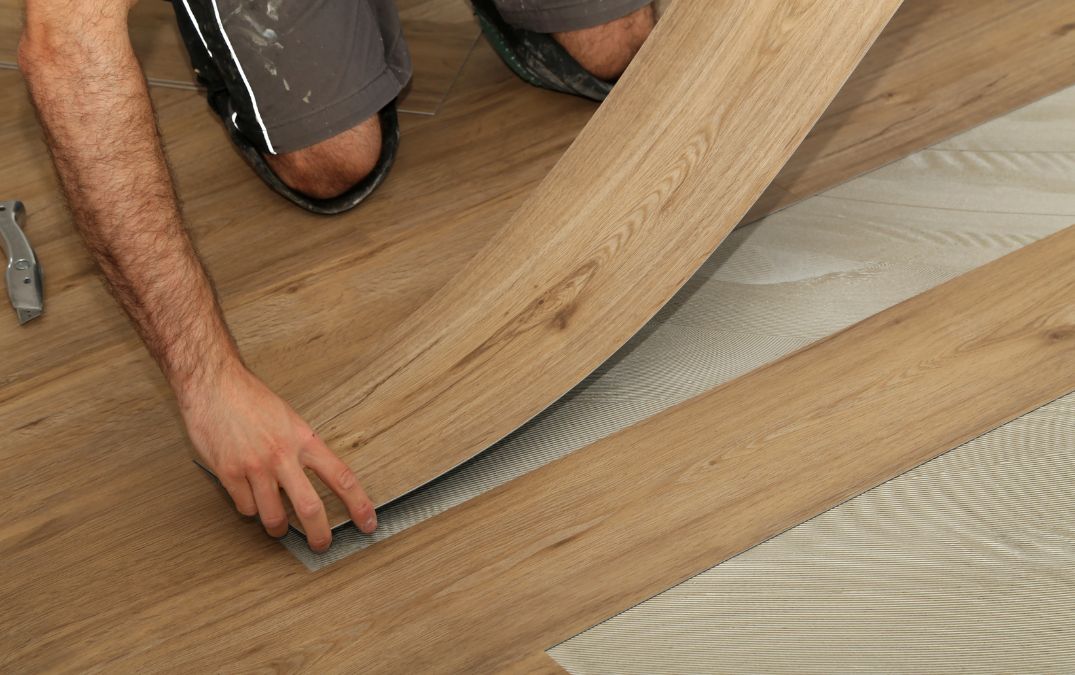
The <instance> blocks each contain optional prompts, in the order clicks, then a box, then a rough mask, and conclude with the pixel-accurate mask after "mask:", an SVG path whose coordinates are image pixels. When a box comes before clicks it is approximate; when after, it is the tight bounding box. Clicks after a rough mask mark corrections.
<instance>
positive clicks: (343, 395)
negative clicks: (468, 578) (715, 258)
mask: <svg viewBox="0 0 1075 675" xmlns="http://www.w3.org/2000/svg"><path fill="white" fill-rule="evenodd" d="M898 6H899V0H885V1H884V2H874V1H860V2H853V3H846V2H836V1H835V0H817V1H813V0H811V1H796V0H787V1H780V0H768V1H766V2H751V1H748V0H726V1H724V2H704V3H703V2H679V3H676V4H674V5H673V6H672V7H671V8H670V9H669V11H668V12H667V13H666V14H665V15H664V16H663V17H662V19H661V21H660V23H659V24H658V26H657V29H656V30H655V31H654V33H653V35H652V36H651V37H650V39H649V40H648V41H647V43H646V45H645V46H644V47H643V49H642V51H641V52H640V53H639V54H638V57H637V58H636V60H635V62H634V63H632V65H631V67H630V68H629V69H628V71H627V73H626V74H625V76H624V77H623V79H622V80H620V82H619V84H618V85H617V86H616V89H615V90H614V91H613V93H612V94H611V95H610V96H609V98H608V100H607V101H606V102H605V104H604V105H603V106H601V108H599V109H598V111H597V112H596V113H595V114H594V116H593V117H592V118H591V120H590V122H589V124H588V125H587V126H586V128H585V129H584V130H583V131H582V133H581V134H580V135H579V136H578V138H576V140H575V142H574V144H572V146H571V147H570V148H569V149H568V151H567V152H566V153H565V154H564V156H563V157H562V158H561V159H560V161H559V162H558V163H557V165H556V166H555V167H554V168H553V170H552V171H551V172H550V173H549V175H548V176H547V177H546V178H545V180H544V181H543V182H542V183H541V185H540V186H539V187H538V188H537V189H536V190H535V191H534V193H533V194H532V195H531V196H530V198H529V199H528V200H527V201H526V202H525V203H524V205H523V206H522V207H521V208H520V209H519V211H518V212H517V213H516V214H515V216H514V217H513V218H512V219H511V221H510V222H509V223H508V224H507V225H506V226H505V227H504V228H503V229H501V230H500V231H499V232H498V233H497V235H496V236H495V237H494V238H493V239H492V240H491V241H490V242H489V243H488V244H487V245H486V246H485V247H484V248H483V249H482V250H481V251H480V252H479V253H478V254H477V255H476V256H475V257H474V259H472V260H471V262H470V264H469V265H468V266H467V267H466V268H465V269H464V270H462V272H461V273H460V274H459V275H457V276H456V277H455V278H453V279H452V280H451V281H450V282H449V283H448V284H447V285H446V286H445V288H444V289H443V290H442V291H441V292H439V293H438V294H437V295H435V296H434V297H433V298H432V299H431V300H430V301H429V302H427V303H426V304H425V305H423V306H422V308H421V309H419V311H418V312H416V313H415V315H414V316H412V317H411V318H410V319H409V320H407V321H406V322H404V323H403V324H402V325H401V326H400V327H399V328H397V330H396V331H395V332H394V337H393V338H391V339H390V340H389V341H388V342H389V347H388V348H387V349H386V350H385V351H384V352H383V353H381V354H378V355H377V356H376V359H375V360H374V362H373V364H372V366H371V367H369V368H366V369H364V370H362V371H360V372H357V373H355V374H354V375H353V376H352V377H350V379H349V380H346V381H345V382H344V383H343V384H342V385H341V386H339V387H338V388H336V389H335V390H334V391H332V392H330V393H329V395H327V396H326V397H325V398H324V399H322V400H321V401H319V402H318V408H319V409H321V410H328V411H333V413H334V416H333V417H332V419H331V420H329V421H328V422H327V424H325V423H324V420H321V421H322V422H323V424H322V428H323V429H324V430H325V436H326V437H327V438H328V439H329V443H330V445H331V446H332V447H335V448H336V449H337V451H338V452H340V453H341V454H342V455H343V457H344V458H345V461H347V462H348V463H349V464H350V465H351V466H352V467H353V468H354V469H356V470H357V472H358V473H359V475H360V477H361V478H362V480H363V481H364V483H365V485H366V489H367V491H368V492H369V494H370V496H371V498H372V499H373V500H374V502H375V503H377V504H383V503H385V502H388V501H391V500H392V499H394V498H396V497H399V496H400V495H402V494H404V493H406V492H408V491H410V490H412V489H414V488H416V487H418V486H419V485H421V484H423V483H425V482H427V481H428V480H430V479H432V478H435V477H436V476H438V475H440V474H441V473H443V472H444V471H446V470H448V469H450V468H452V467H453V466H455V465H457V464H459V463H460V462H462V461H463V460H465V459H467V458H469V457H471V456H473V455H475V454H476V453H478V452H480V451H481V450H484V449H485V448H487V447H488V446H489V445H491V444H492V443H493V442H495V441H496V440H498V439H500V438H503V437H504V436H505V435H507V434H508V433H510V432H511V431H512V430H513V429H515V428H517V427H518V426H519V425H520V424H522V423H523V422H525V421H526V420H527V419H529V418H530V417H532V416H534V415H535V414H537V413H538V412H539V411H540V410H542V409H543V408H544V407H545V406H547V405H548V404H549V403H550V402H552V401H553V400H555V399H556V398H557V397H558V396H561V395H562V394H563V393H564V392H565V391H567V390H568V389H569V388H570V387H571V386H573V385H574V384H576V383H577V382H578V381H580V380H581V379H582V378H583V377H584V376H585V375H586V374H587V373H589V372H590V371H591V370H593V369H594V368H595V367H596V366H597V365H599V364H600V363H601V362H602V361H603V360H604V359H606V358H607V357H608V356H610V355H611V354H612V353H613V352H614V351H615V350H616V349H617V348H619V346H620V345H622V344H623V343H624V342H625V341H626V340H627V339H628V338H629V337H630V336H631V335H633V334H634V333H635V332H636V331H637V330H638V329H639V328H640V327H641V326H642V325H643V324H644V323H645V322H646V321H647V320H648V319H649V318H650V317H651V316H652V315H653V314H654V313H655V312H656V311H657V310H658V309H659V308H660V307H661V306H662V305H663V304H664V303H665V302H666V301H667V300H668V298H670V297H671V296H672V295H673V294H674V293H675V291H676V290H678V289H679V287H680V286H681V285H682V284H683V283H684V282H685V281H686V280H687V279H688V278H689V277H690V275H691V274H693V272H694V271H695V270H696V269H697V268H698V266H699V265H700V264H701V263H702V262H703V261H704V260H705V258H706V257H707V256H708V255H709V254H710V253H712V251H713V249H714V248H716V246H717V244H719V243H720V241H721V240H723V238H724V237H725V235H726V234H727V233H728V232H729V231H730V230H731V229H732V227H734V226H735V224H736V223H738V222H739V220H740V219H741V218H742V216H743V214H744V213H745V212H746V210H747V208H749V206H750V205H751V204H752V203H753V202H754V201H755V200H756V199H757V198H758V196H759V195H760V194H761V193H762V191H763V190H764V189H765V187H766V186H767V185H768V184H769V182H770V181H771V180H772V178H773V176H775V175H776V173H777V171H778V170H779V168H780V167H781V166H783V164H784V162H785V161H787V158H788V157H789V156H790V155H791V153H792V151H793V150H794V149H795V147H796V146H798V144H799V142H800V141H801V140H802V139H803V137H804V136H805V135H806V133H807V132H808V131H809V130H810V127H812V126H813V124H814V122H815V121H816V120H817V118H818V116H819V115H820V114H821V112H822V111H823V110H824V107H825V106H826V105H827V104H828V103H829V101H831V99H832V97H833V95H835V93H836V91H837V90H838V89H839V88H840V86H841V85H842V84H843V83H844V81H845V80H846V79H847V76H848V75H849V74H850V73H851V71H852V69H853V68H854V67H855V65H856V64H857V63H858V62H859V60H860V59H861V57H862V55H863V54H864V53H865V51H866V49H867V48H868V47H869V46H870V44H871V43H872V42H873V41H874V39H875V38H876V37H877V35H878V33H879V32H880V31H881V29H882V28H883V27H884V25H885V23H886V22H887V20H888V19H889V17H891V15H892V13H893V12H894V11H895V9H896V8H897V7H898ZM685 55H690V56H689V57H688V58H685ZM328 501H329V503H330V504H331V507H330V510H331V514H330V516H331V521H332V523H333V524H338V523H341V522H345V521H346V520H347V515H346V512H345V511H343V510H342V508H341V507H340V505H339V504H338V503H337V502H336V501H335V500H328Z"/></svg>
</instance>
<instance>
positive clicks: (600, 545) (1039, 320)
mask: <svg viewBox="0 0 1075 675" xmlns="http://www.w3.org/2000/svg"><path fill="white" fill-rule="evenodd" d="M1072 255H1075V228H1068V229H1066V230H1064V231H1062V232H1061V233H1059V234H1057V235H1053V236H1051V237H1048V238H1046V239H1044V240H1042V241H1039V242H1038V243H1035V244H1032V245H1030V246H1027V247H1025V248H1023V249H1021V250H1020V251H1017V252H1015V253H1012V254H1010V255H1008V256H1005V257H1004V258H1001V259H1000V260H997V261H995V262H993V263H990V264H988V265H986V266H984V267H982V268H979V269H977V270H975V271H973V272H971V273H968V274H967V275H964V276H962V277H959V278H958V279H956V280H953V281H950V282H948V283H946V284H944V285H942V286H939V287H937V288H935V289H933V290H931V291H928V292H927V293H924V294H922V295H919V296H916V297H915V298H912V299H911V300H908V301H906V302H904V303H902V304H900V305H898V306H896V307H893V308H891V309H889V310H886V311H884V312H882V313H880V314H878V315H875V316H873V317H871V318H869V319H867V320H865V321H863V322H861V323H859V324H856V325H855V326H853V327H851V328H849V329H847V330H845V331H843V332H841V333H839V334H837V335H835V336H833V337H831V338H828V339H825V340H822V341H820V342H818V343H815V344H814V345H812V346H810V347H808V348H806V349H804V350H802V351H800V352H798V353H796V354H793V355H791V356H789V357H786V358H785V359H782V360H780V361H778V362H776V363H774V364H771V365H769V366H766V367H764V368H762V369H759V370H757V371H755V372H753V373H751V374H750V375H747V376H745V377H743V378H740V379H737V380H734V381H733V382H730V383H729V384H727V385H725V386H722V387H719V388H717V389H715V390H713V391H711V392H709V393H707V394H704V395H702V396H699V397H697V398H695V399H692V400H690V401H688V402H686V403H684V404H682V405H679V406H676V407H675V408H673V409H671V410H669V411H667V412H666V413H663V414H661V415H658V416H656V417H654V418H651V419H649V420H647V421H646V422H644V423H642V424H639V425H636V426H634V427H631V428H629V429H627V430H625V431H623V432H621V433H620V434H617V435H614V436H612V437H609V438H607V439H605V440H603V441H600V442H598V443H596V444H593V445H591V446H589V447H587V448H585V449H583V450H580V451H579V452H577V453H575V454H573V455H571V456H569V457H567V458H565V459H563V460H560V461H558V462H555V463H553V464H550V465H548V466H546V467H544V468H542V469H539V470H538V471H535V472H533V473H531V474H528V475H527V476H525V477H523V478H521V479H519V480H517V481H514V482H512V483H510V484H508V485H506V486H504V487H502V488H500V489H497V490H495V491H493V492H491V493H487V494H486V495H483V496H481V497H479V498H477V499H474V500H472V501H470V502H467V503H466V504H464V505H462V506H461V507H458V508H456V509H453V510H451V511H449V512H446V513H444V514H442V515H440V516H437V517H436V518H433V519H431V520H429V521H426V522H425V523H422V524H421V525H418V526H416V527H415V528H413V529H411V530H408V531H406V532H404V533H402V534H401V535H399V536H398V537H395V538H393V539H390V540H389V541H387V542H384V543H383V544H382V545H379V546H377V547H374V548H372V549H369V550H367V551H364V552H363V553H362V554H360V555H358V556H356V557H355V558H353V559H352V560H351V561H349V564H345V565H337V566H334V567H332V568H330V569H329V570H326V571H324V572H322V573H319V574H316V575H305V574H302V573H288V572H283V573H281V571H280V570H277V575H276V576H275V577H274V582H273V584H272V585H271V587H270V586H264V585H262V583H261V582H259V581H258V579H259V578H261V575H262V574H265V573H267V572H268V570H269V569H271V566H268V567H267V566H266V561H265V560H250V559H249V556H246V555H243V554H240V561H239V562H243V563H244V565H249V567H248V568H245V569H244V575H243V576H242V581H240V580H239V579H237V578H236V577H235V575H233V574H219V573H217V574H208V573H207V572H208V570H205V569H204V568H205V567H207V565H205V564H204V563H205V562H212V561H205V560H203V561H202V563H203V564H202V565H200V566H195V567H194V568H192V569H191V570H190V571H192V572H195V573H196V576H197V578H196V579H192V580H191V581H190V582H188V583H187V584H182V585H180V586H177V587H173V588H170V589H169V596H168V597H167V598H160V599H158V600H157V601H156V602H152V603H145V602H142V603H132V604H126V603H125V604H124V605H123V606H122V607H121V608H117V609H116V610H113V611H110V612H100V608H98V610H97V611H98V612H99V614H104V615H105V616H100V615H98V616H96V617H94V618H93V620H92V622H87V621H83V622H76V621H72V622H71V623H69V624H68V625H66V626H64V627H63V628H62V629H60V628H57V629H55V630H54V632H53V634H52V639H51V640H48V641H45V640H24V641H22V642H21V643H16V644H12V645H11V647H10V650H5V651H6V652H7V653H8V654H10V655H11V656H10V658H12V659H19V660H18V661H13V663H14V662H17V663H20V664H21V665H26V664H27V663H29V662H31V661H30V658H31V655H33V660H32V663H34V664H36V665H41V666H44V665H47V664H49V663H52V664H55V663H56V662H57V661H56V659H58V658H60V657H61V656H64V657H66V658H65V659H64V660H63V663H64V664H65V665H66V666H68V667H69V668H72V669H74V668H77V667H79V666H80V665H82V666H85V665H89V664H97V665H106V666H108V667H110V668H112V669H136V668H147V669H148V668H159V667H161V664H167V667H169V668H172V669H182V670H204V669H208V668H216V667H220V665H221V664H227V666H228V668H229V669H233V670H244V669H260V668H275V669H278V670H298V669H317V670H319V671H322V672H323V671H326V670H328V671H342V670H346V669H348V668H349V667H353V665H354V663H356V662H361V663H363V664H364V667H365V668H368V669H369V670H372V671H374V672H401V671H406V672H415V671H422V672H426V671H429V672H461V671H471V670H481V671H488V670H494V669H499V668H508V667H511V666H512V665H513V664H516V663H518V662H519V661H520V660H521V659H528V658H531V655H533V654H534V652H535V651H536V650H540V649H544V648H547V647H548V646H551V645H552V644H553V643H555V642H557V641H559V640H561V639H563V638H566V637H568V636H570V635H572V634H574V633H575V632H577V631H578V630H581V629H583V628H585V627H587V626H589V625H592V624H593V623H595V622H597V621H600V620H601V619H603V618H606V617H608V616H610V615H611V614H614V613H615V612H617V611H620V610H622V609H624V608H626V607H629V606H631V605H632V604H635V603H636V602H638V601H640V600H642V599H644V598H646V597H649V596H650V595H652V594H653V593H655V592H658V591H660V590H662V589H663V588H666V587H668V586H669V585H671V584H673V583H676V582H678V581H681V580H682V579H684V578H686V577H687V576H690V575H692V574H694V573H696V572H698V571H700V570H702V569H704V568H706V567H709V566H710V565H712V564H715V563H716V562H719V561H720V560H723V559H726V558H727V557H729V556H731V555H734V554H735V553H737V552H738V551H741V550H743V549H745V548H748V547H750V546H752V545H754V544H756V543H758V542H759V541H762V540H764V539H766V538H768V537H770V536H772V535H774V534H776V533H778V532H780V531H782V530H784V529H786V528H788V527H791V526H793V525H795V524H797V523H799V522H801V521H803V520H805V519H807V518H809V517H811V516H813V515H815V514H817V513H819V512H821V511H823V510H825V509H827V508H829V507H831V506H832V505H834V504H837V503H840V502H841V501H844V500H845V499H848V498H850V497H851V496H853V495H855V494H858V493H860V492H862V491H864V490H866V489H868V488H869V487H871V486H873V485H876V484H878V483H880V482H882V481H884V480H886V479H888V478H890V477H892V476H894V475H897V474H899V473H901V472H903V471H905V470H907V469H909V468H911V467H912V466H914V465H916V464H918V463H920V462H922V461H925V460H927V459H929V458H930V457H933V456H935V455H936V454H939V453H940V452H943V451H944V450H946V449H949V448H951V447H954V446H955V445H958V444H960V443H962V442H964V441H966V440H968V439H969V438H972V437H974V436H976V435H978V434H980V433H982V432H984V431H986V430H988V429H991V428H994V427H996V426H998V425H999V424H1001V423H1003V422H1005V421H1007V420H1010V419H1013V418H1014V417H1016V416H1018V415H1020V414H1022V413H1024V412H1026V411H1027V410H1029V409H1032V408H1034V407H1036V406H1038V405H1040V404H1042V403H1044V402H1046V401H1048V400H1050V399H1052V398H1055V397H1057V396H1060V395H1062V394H1064V393H1066V392H1068V391H1070V390H1072V388H1073V387H1075V305H1073V304H1072V302H1071V297H1072V293H1073V292H1075V267H1073V266H1071V265H1070V264H1068V263H1069V261H1070V260H1071V257H1072ZM1041 269H1049V270H1052V271H1054V273H1051V274H1048V275H1043V274H1038V273H1036V272H1037V271H1039V270H1041ZM736 411H739V412H736ZM195 548H199V549H202V550H205V549H207V548H208V549H211V548H213V544H212V543H209V542H195ZM243 558H246V559H247V560H246V561H243V560H242V559H243ZM113 564H114V563H113ZM199 568H201V569H199ZM152 573H153V574H155V575H158V576H159V575H168V574H169V571H168V570H163V569H162V570H159V571H157V570H154V571H153V572H152ZM0 583H9V581H8V580H7V579H4V580H3V581H0ZM117 593H119V594H125V593H124V591H123V590H122V589H120V588H117ZM13 597H15V599H16V601H24V599H25V593H20V594H19V595H17V596H13ZM12 609H13V610H15V611H18V609H19V606H14V607H13V608H12ZM68 611H70V610H68ZM222 615H223V616H228V617H232V620H231V621H229V626H230V630H229V631H228V633H227V635H225V636H222V635H221V633H220V626H219V624H218V623H217V621H216V620H215V619H214V618H213V617H219V616H222ZM236 616H241V618H240V619H235V617H236ZM91 626H92V627H93V628H94V629H95V632H94V633H92V634H91V633H87V630H88V629H89V628H90V627H91ZM7 627H8V626H5V628H7ZM65 634H66V635H67V638H66V640H67V643H66V644H65V642H64V635H65ZM4 635H5V636H7V635H10V633H9V632H7V631H5V633H4ZM90 635H93V637H94V641H93V643H92V645H90V644H85V645H83V644H75V645H72V644H70V643H71V642H73V641H74V640H75V639H76V638H77V637H81V638H82V639H88V638H89V637H90ZM102 640H107V642H106V644H107V645H109V647H108V648H104V649H102V647H101V642H102ZM239 645H242V648H241V649H240V648H238V646H239Z"/></svg>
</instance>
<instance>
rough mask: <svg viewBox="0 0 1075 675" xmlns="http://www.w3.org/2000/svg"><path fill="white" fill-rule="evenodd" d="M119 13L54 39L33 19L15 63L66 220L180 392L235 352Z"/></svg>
mask: <svg viewBox="0 0 1075 675" xmlns="http://www.w3.org/2000/svg"><path fill="white" fill-rule="evenodd" d="M117 13H118V12H117V11H114V10H111V9H103V10H101V11H100V13H99V14H98V15H97V17H96V18H95V20H94V21H92V22H90V23H91V25H88V26H87V25H83V26H78V27H77V30H70V31H64V32H63V34H62V35H56V34H55V33H54V32H53V31H50V30H45V29H44V28H39V27H38V26H40V25H41V23H40V22H35V18H36V17H34V16H32V15H31V16H30V17H28V23H27V30H26V32H25V34H24V37H23V41H22V44H21V45H20V55H19V56H20V66H21V67H22V70H23V73H24V75H25V77H26V80H27V84H28V86H29V89H30V92H31V96H32V98H33V102H34V106H35V108H36V109H37V113H38V116H39V118H40V121H41V125H42V127H43V128H44V130H45V134H46V137H47V141H48V146H49V148H50V151H51V153H52V156H53V162H54V164H55V167H56V171H57V174H58V176H59V179H60V184H61V186H62V188H63V191H64V193H65V195H66V197H67V202H68V205H69V207H70V209H71V213H72V216H73V218H74V222H75V226H76V228H77V229H78V231H79V233H80V234H81V235H82V237H83V239H84V240H85V242H86V244H87V246H88V248H89V250H90V251H91V253H92V254H93V256H94V258H95V259H96V261H97V263H98V264H99V265H100V268H101V270H102V272H103V273H104V276H105V278H106V280H107V282H108V286H109V288H110V289H111V291H112V293H113V295H114V296H115V297H116V299H117V300H118V301H119V303H120V304H121V305H122V306H123V309H124V310H125V311H126V312H127V314H128V315H129V316H130V317H131V319H132V321H133V323H134V325H135V327H136V329H137V330H138V332H139V334H140V335H141V336H142V339H143V340H144V342H145V343H146V345H147V347H148V348H149V350H150V352H151V353H152V354H153V356H154V358H155V359H156V360H157V362H158V363H159V364H160V367H161V369H162V370H163V371H164V373H165V375H166V376H167V377H168V379H169V381H170V382H171V383H172V385H173V388H174V389H175V390H176V392H177V394H179V395H180V398H182V396H183V393H184V392H185V391H188V390H192V389H196V388H198V386H199V385H200V384H202V383H204V382H206V381H207V380H209V379H211V378H212V377H213V376H214V375H215V373H217V372H221V371H222V370H223V367H224V366H226V365H231V364H232V363H237V362H238V352H237V350H236V348H235V344H234V341H233V340H232V338H231V335H230V334H229V333H228V330H227V327H226V325H225V323H224V320H223V318H222V316H221V313H220V309H219V305H218V303H217V301H216V298H215V296H214V293H213V288H212V286H211V284H210V281H209V278H208V276H207V275H206V273H205V270H204V268H203V267H202V264H201V262H200V260H199V259H198V257H197V255H196V253H195V251H194V248H193V246H192V244H191V242H190V238H189V236H188V235H187V232H186V230H185V229H184V227H183V222H182V217H181V215H180V210H179V204H178V200H177V198H176V194H175V190H174V188H173V185H172V179H171V175H170V173H169V171H168V166H167V164H166V162H165V158H164V152H163V149H162V147H161V142H160V138H159V135H158V132H157V125H156V119H155V117H154V114H153V108H152V105H151V103H150V99H149V94H148V91H147V88H146V84H145V79H144V77H143V76H142V72H141V69H140V67H139V64H138V62H137V60H136V59H135V56H134V53H133V51H132V49H131V45H130V41H129V38H128V36H127V28H126V12H125V11H123V12H122V13H119V14H120V15H118V16H117V15H116V14H117ZM35 29H36V30H35Z"/></svg>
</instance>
